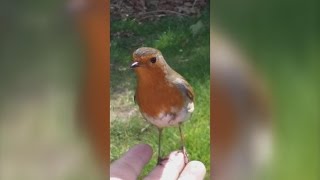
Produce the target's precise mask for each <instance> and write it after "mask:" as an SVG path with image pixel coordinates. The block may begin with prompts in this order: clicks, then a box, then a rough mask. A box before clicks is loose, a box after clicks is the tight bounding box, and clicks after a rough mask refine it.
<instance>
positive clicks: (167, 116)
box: [131, 47, 194, 164]
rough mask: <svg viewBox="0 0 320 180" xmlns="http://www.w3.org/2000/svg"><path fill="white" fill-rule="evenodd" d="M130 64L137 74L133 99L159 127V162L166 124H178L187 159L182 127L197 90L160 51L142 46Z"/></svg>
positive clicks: (182, 146)
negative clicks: (170, 64)
mask: <svg viewBox="0 0 320 180" xmlns="http://www.w3.org/2000/svg"><path fill="white" fill-rule="evenodd" d="M131 68H132V69H134V71H135V73H136V75H137V88H136V92H135V95H134V100H135V102H136V103H137V104H138V106H139V109H140V112H141V114H142V116H143V117H144V118H145V119H146V120H147V121H149V122H150V123H151V124H153V125H155V126H156V127H157V128H158V130H159V139H158V140H159V141H158V164H160V163H161V161H162V159H161V156H160V153H161V134H162V130H163V128H165V127H170V126H176V125H178V126H179V132H180V138H181V150H182V152H183V154H184V156H185V163H187V162H188V158H187V153H186V150H185V146H184V138H183V134H182V130H181V124H182V122H184V121H186V120H187V119H188V118H189V117H190V116H191V114H192V112H193V110H194V103H193V102H194V93H193V89H192V87H191V86H190V85H189V83H188V82H187V81H186V80H185V79H184V78H183V77H182V76H181V75H180V74H178V73H177V72H176V71H174V70H173V69H172V68H171V67H170V66H169V65H168V64H167V62H166V61H165V59H164V57H163V56H162V54H161V52H160V51H159V50H157V49H154V48H150V47H141V48H139V49H137V50H136V51H135V52H134V53H133V63H132V64H131Z"/></svg>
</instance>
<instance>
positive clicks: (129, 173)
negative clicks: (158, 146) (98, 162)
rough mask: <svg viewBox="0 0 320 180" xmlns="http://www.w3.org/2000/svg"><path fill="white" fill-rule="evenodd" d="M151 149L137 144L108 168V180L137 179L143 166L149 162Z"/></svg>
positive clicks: (145, 145)
mask: <svg viewBox="0 0 320 180" xmlns="http://www.w3.org/2000/svg"><path fill="white" fill-rule="evenodd" d="M151 156H152V148H151V147H150V146H149V145H147V144H138V145H136V146H134V147H133V148H131V149H130V150H129V151H128V152H127V153H126V154H124V155H123V156H122V157H121V158H120V159H118V160H117V161H115V162H113V163H112V164H111V167H110V179H128V180H130V179H137V177H138V175H139V174H140V172H141V170H142V168H143V166H144V165H145V164H146V163H147V162H148V161H149V160H150V158H151Z"/></svg>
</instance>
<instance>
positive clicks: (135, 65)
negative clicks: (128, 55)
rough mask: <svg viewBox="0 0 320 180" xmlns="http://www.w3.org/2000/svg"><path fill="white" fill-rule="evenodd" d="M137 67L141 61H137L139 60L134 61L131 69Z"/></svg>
mask: <svg viewBox="0 0 320 180" xmlns="http://www.w3.org/2000/svg"><path fill="white" fill-rule="evenodd" d="M136 67H139V62H137V61H135V62H133V63H132V64H131V66H130V68H131V69H133V68H136Z"/></svg>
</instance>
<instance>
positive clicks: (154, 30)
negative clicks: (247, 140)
mask: <svg viewBox="0 0 320 180" xmlns="http://www.w3.org/2000/svg"><path fill="white" fill-rule="evenodd" d="M209 37H210V35H209V8H207V9H206V10H204V11H203V12H202V14H201V16H200V17H183V18H182V17H181V18H179V17H165V18H162V19H160V20H159V21H153V22H151V21H146V22H137V21H134V20H111V60H110V65H111V87H110V88H111V102H110V106H111V107H110V113H111V131H110V138H111V144H110V148H111V154H110V158H111V160H116V159H118V158H119V157H120V155H121V154H123V153H124V152H126V151H127V150H128V149H129V148H131V147H132V146H133V145H135V144H138V143H147V144H150V145H151V146H152V148H153V150H154V155H153V157H152V160H151V162H150V163H149V164H148V165H147V167H145V169H144V172H143V175H146V174H147V173H148V172H150V171H151V169H153V168H154V167H155V165H156V159H157V153H156V152H157V148H158V147H157V142H158V130H157V129H156V128H154V127H153V126H150V127H147V122H145V120H144V119H143V117H142V116H141V115H140V113H139V111H138V107H137V105H135V104H134V101H133V95H134V91H135V84H136V77H135V74H134V72H133V71H132V70H131V69H130V68H129V66H130V64H131V62H132V53H133V51H134V50H136V49H137V48H139V47H142V46H147V47H154V48H157V49H159V50H160V51H161V52H162V54H163V56H164V58H165V59H166V61H167V63H168V64H169V65H170V66H171V67H172V68H173V69H175V70H176V71H177V72H179V73H180V74H181V75H182V76H184V77H185V78H186V79H187V80H188V81H189V83H190V84H191V85H192V86H193V88H194V91H195V100H196V102H195V112H194V113H193V115H192V118H191V119H190V120H189V121H187V122H185V123H184V125H183V133H184V136H185V141H186V148H187V151H188V153H189V156H190V160H200V161H202V162H203V163H204V164H205V166H206V168H207V177H209V175H208V174H209V173H210V171H209V170H210V143H209V142H210V134H209V133H210V113H209V109H210V96H209V92H210V66H209V64H210V59H209V56H210V51H209V45H210V44H209V42H210V41H209ZM144 128H146V129H145V130H144V131H142V129H144ZM162 147H163V148H162V156H166V155H168V154H169V153H170V152H171V151H173V150H177V149H179V147H180V138H179V131H178V128H176V127H171V128H166V129H164V131H163V141H162Z"/></svg>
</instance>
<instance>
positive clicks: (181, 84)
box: [173, 75, 194, 101]
mask: <svg viewBox="0 0 320 180" xmlns="http://www.w3.org/2000/svg"><path fill="white" fill-rule="evenodd" d="M173 82H174V83H175V84H176V85H177V86H178V88H179V89H180V90H181V91H182V92H184V93H185V95H186V96H187V97H188V98H189V99H190V100H191V101H194V92H193V89H192V87H191V86H190V84H189V83H188V82H187V81H186V80H185V79H184V78H183V77H182V76H180V75H179V76H178V78H175V80H174V81H173Z"/></svg>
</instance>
